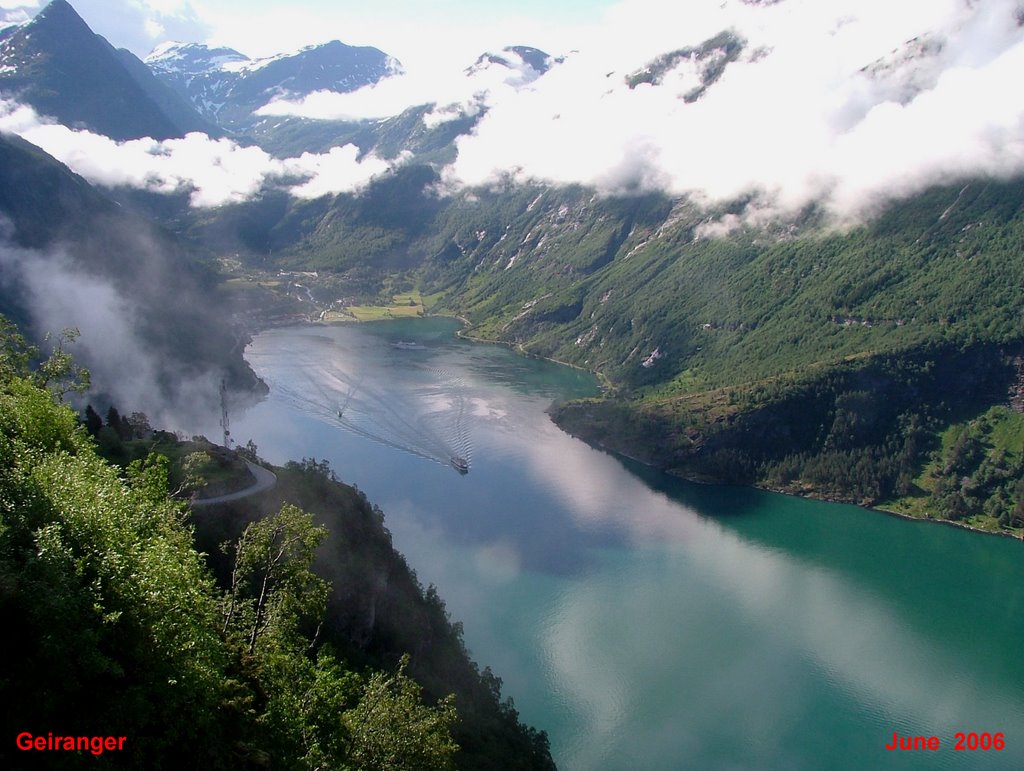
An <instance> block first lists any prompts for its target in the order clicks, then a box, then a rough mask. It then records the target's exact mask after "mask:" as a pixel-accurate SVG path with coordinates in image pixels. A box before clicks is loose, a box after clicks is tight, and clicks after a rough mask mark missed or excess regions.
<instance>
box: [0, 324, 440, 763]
mask: <svg viewBox="0 0 1024 771" xmlns="http://www.w3.org/2000/svg"><path fill="white" fill-rule="evenodd" d="M3 338H4V339H3V340H2V341H0V343H2V344H0V590H2V591H0V624H2V625H3V628H4V629H6V630H8V631H9V634H8V638H7V640H8V643H7V645H6V646H5V647H6V656H5V657H4V663H3V666H2V668H0V699H2V703H3V707H2V710H3V718H2V723H3V728H4V732H5V734H6V735H8V736H14V735H16V734H17V733H20V732H23V731H28V732H31V733H33V734H39V735H46V734H47V732H50V731H52V732H55V733H61V734H64V735H69V734H73V735H89V736H106V735H117V736H126V737H127V741H126V743H125V747H124V750H123V751H121V752H109V753H105V754H104V755H103V756H101V757H100V758H98V759H97V758H95V757H93V756H92V755H90V754H88V753H83V754H79V753H76V752H50V753H47V757H46V758H45V761H46V763H45V765H47V767H55V768H60V767H78V766H81V765H85V764H87V763H88V764H90V765H96V764H99V765H101V766H103V765H107V766H127V767H136V768H158V767H166V768H197V769H207V768H249V767H252V768H258V767H271V766H272V767H276V768H296V769H301V768H325V769H326V768H347V767H353V768H360V767H366V768H383V767H385V766H387V767H391V768H410V769H411V768H417V769H419V768H436V767H444V766H445V765H446V764H450V763H451V762H452V760H451V759H452V757H453V754H454V753H455V752H456V750H457V745H456V744H455V743H454V742H453V741H452V739H451V736H450V729H451V727H452V725H453V723H454V721H455V718H456V716H455V712H454V707H453V705H452V703H451V701H450V700H448V701H442V702H441V703H440V704H439V705H437V706H436V707H432V706H429V705H425V704H423V702H422V701H420V698H419V694H420V691H419V687H418V686H417V685H416V684H415V683H413V682H412V681H411V680H410V679H409V678H408V676H407V675H405V673H404V668H403V667H399V669H398V671H397V672H396V673H393V674H385V673H381V672H378V673H374V672H372V671H366V672H362V671H357V670H355V669H352V668H350V667H348V666H346V665H345V664H344V662H343V661H341V660H340V659H339V658H337V657H336V656H335V655H334V654H333V653H332V652H331V651H330V649H329V648H328V647H324V646H322V645H320V644H319V642H320V641H319V637H318V633H317V630H318V628H319V625H320V623H321V622H322V619H323V613H324V608H325V606H326V602H327V593H328V586H327V584H326V582H324V581H323V580H322V579H321V578H318V577H317V576H316V575H314V574H313V572H312V571H311V564H312V560H313V554H314V551H315V549H316V547H317V545H318V544H319V543H320V542H321V540H322V539H323V537H324V535H325V533H324V531H323V530H322V529H321V528H319V527H316V526H314V525H313V524H312V520H311V518H310V516H309V515H308V514H305V513H303V512H302V511H300V510H299V509H297V508H295V507H293V506H286V507H284V508H282V509H281V510H280V511H279V512H278V513H277V514H276V515H275V516H273V517H270V518H268V519H264V520H259V521H257V522H254V523H253V524H252V525H250V526H249V528H247V529H246V531H245V532H244V533H243V535H242V537H241V538H240V539H239V540H238V541H237V543H235V544H234V545H233V546H232V547H230V549H229V551H230V552H231V556H232V574H233V576H234V580H233V581H232V582H231V585H230V586H229V587H228V588H227V590H226V591H222V590H221V589H219V588H218V587H217V585H216V583H215V582H214V579H213V577H212V575H211V574H210V572H209V570H208V567H207V565H206V563H205V561H204V559H203V556H202V555H201V554H200V553H199V552H197V551H196V549H195V546H194V543H193V538H192V533H191V530H190V529H189V528H188V527H186V526H185V525H184V524H183V523H184V521H185V515H186V509H185V508H184V504H183V503H181V502H178V501H175V500H174V499H172V498H170V497H169V496H168V492H167V489H168V463H167V461H166V459H163V458H160V457H159V456H150V457H149V458H147V459H145V460H137V461H134V462H132V463H130V464H128V466H127V467H126V468H125V469H124V470H123V471H120V470H119V469H118V468H117V467H115V466H112V465H110V464H109V463H108V462H106V461H105V460H103V459H102V458H101V457H99V456H98V455H97V453H96V451H95V449H94V445H93V443H92V439H91V438H90V437H89V435H88V433H87V432H86V430H85V429H84V427H82V426H80V425H79V422H78V418H77V416H76V415H75V413H74V412H73V411H72V410H71V409H69V408H68V407H66V406H63V405H61V404H60V403H59V399H58V398H56V397H55V394H54V393H51V392H50V391H48V390H46V389H45V388H44V387H43V386H45V385H53V383H55V382H57V381H58V380H60V378H62V377H65V376H66V375H67V374H68V373H69V372H72V371H73V369H72V368H70V367H68V366H64V367H63V368H62V367H59V366H56V365H53V360H52V359H51V362H50V363H51V365H53V366H51V368H50V370H49V371H48V370H47V369H46V368H43V367H40V368H37V369H36V370H34V371H33V370H30V369H29V368H28V362H29V360H30V358H31V356H32V351H31V350H30V349H29V348H28V346H25V345H24V343H23V341H22V340H21V339H20V338H19V337H17V336H16V335H15V334H14V333H13V332H12V330H11V329H10V328H9V327H6V328H5V330H4V335H3ZM62 369H63V371H61V370H62ZM58 392H59V389H58ZM383 725H387V727H388V730H387V731H383V730H381V729H380V726H383ZM30 761H31V759H29V760H26V756H25V755H24V754H23V755H21V756H19V757H18V758H15V759H14V760H13V761H11V762H10V763H8V764H7V766H8V767H21V766H24V765H26V763H30Z"/></svg>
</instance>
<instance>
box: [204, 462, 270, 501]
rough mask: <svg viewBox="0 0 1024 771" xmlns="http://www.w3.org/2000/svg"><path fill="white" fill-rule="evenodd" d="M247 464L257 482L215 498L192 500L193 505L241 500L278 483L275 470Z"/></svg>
mask: <svg viewBox="0 0 1024 771" xmlns="http://www.w3.org/2000/svg"><path fill="white" fill-rule="evenodd" d="M245 465H246V466H248V467H249V471H251V472H252V475H253V476H254V477H256V482H255V483H253V484H251V485H249V486H248V487H246V488H245V489H244V490H237V491H235V492H233V493H227V494H226V495H217V496H215V497H213V498H198V499H195V500H193V501H192V505H193V506H215V505H216V504H218V503H230V502H231V501H240V500H242V498H248V497H249V496H250V495H256V493H262V492H263V491H264V490H269V489H270V488H272V487H273V486H274V485H276V484H277V474H275V473H274V472H273V471H270V470H268V469H265V468H263V467H262V466H257V465H256V464H255V463H251V462H250V461H246V462H245Z"/></svg>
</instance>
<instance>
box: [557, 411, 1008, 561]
mask: <svg viewBox="0 0 1024 771" xmlns="http://www.w3.org/2000/svg"><path fill="white" fill-rule="evenodd" d="M552 422H553V423H554V421H553V420H552ZM555 425H556V426H558V430H559V431H562V432H563V433H565V434H568V435H569V436H571V437H573V438H574V439H579V440H580V441H581V442H583V443H584V444H586V445H588V446H589V447H593V448H594V449H597V450H601V451H602V452H606V453H608V454H609V455H612V456H615V457H618V458H625V459H627V460H630V461H632V462H633V463H639V464H640V465H641V466H646V467H647V468H649V469H652V470H653V471H657V472H659V473H661V474H665V475H667V476H670V477H674V478H675V479H682V480H683V481H685V482H689V483H691V484H695V485H712V486H731V487H746V488H748V489H752V490H760V491H762V492H766V493H775V494H776V495H787V496H790V497H792V498H803V499H806V500H811V501H821V502H823V503H841V504H844V505H847V506H856V507H857V508H859V509H863V510H864V511H870V512H872V513H874V514H884V515H885V516H888V517H895V518H897V519H903V520H906V521H908V522H919V523H921V524H936V525H947V526H949V527H955V528H957V529H959V530H966V531H968V532H971V533H978V534H979V535H991V536H997V537H999V538H1008V539H1010V540H1011V541H1020V542H1022V543H1024V533H1021V534H1020V535H1016V534H1014V533H1007V532H1005V531H1001V530H982V529H981V528H980V527H974V526H973V525H967V524H964V523H963V522H953V521H952V520H948V519H934V518H932V517H915V516H912V515H910V514H904V513H903V512H900V511H893V510H892V509H885V508H882V507H880V506H867V505H865V504H863V503H856V502H854V501H849V500H843V499H841V498H835V497H830V496H827V495H814V494H810V493H808V494H800V493H795V492H792V491H791V490H783V489H780V488H777V487H769V486H768V485H758V484H738V483H735V482H722V481H716V480H713V479H697V478H696V477H689V476H686V475H685V474H677V473H675V472H672V471H668V470H666V469H663V468H660V467H659V466H656V465H655V464H653V463H651V462H649V461H645V460H641V459H640V458H637V457H636V456H633V455H630V454H629V453H626V452H622V451H621V450H616V449H614V448H612V447H609V446H608V445H606V444H603V443H601V442H596V443H595V442H588V441H587V440H586V439H584V438H583V437H582V436H580V435H579V434H574V433H572V432H571V431H567V430H566V429H564V428H562V427H561V426H559V425H558V423H555Z"/></svg>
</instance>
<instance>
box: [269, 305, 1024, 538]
mask: <svg viewBox="0 0 1024 771" xmlns="http://www.w3.org/2000/svg"><path fill="white" fill-rule="evenodd" d="M417 318H420V319H427V318H451V319H455V320H456V321H458V322H459V323H460V324H462V325H463V327H464V328H463V329H457V330H455V335H456V337H459V338H461V339H463V340H469V341H470V342H474V343H481V344H487V345H503V346H505V347H507V348H509V349H511V350H513V351H515V352H516V353H518V354H519V355H520V356H524V357H526V358H530V359H538V360H540V361H548V362H551V363H553V364H559V365H561V366H563V367H569V368H571V369H575V370H577V371H579V372H587V373H589V374H591V375H593V376H594V377H595V378H596V379H597V381H598V386H599V388H600V390H601V392H602V393H608V392H609V391H610V390H611V389H612V388H613V386H612V384H611V383H610V382H609V381H608V379H607V378H606V377H605V376H604V375H603V374H602V373H601V372H599V371H596V370H591V369H587V368H586V367H580V366H579V365H576V364H572V363H570V362H567V361H560V360H559V359H554V358H551V357H550V356H541V355H540V354H536V353H531V352H529V351H526V350H524V349H523V345H522V343H512V342H508V341H506V340H490V339H487V338H481V337H475V336H473V335H471V334H468V333H467V331H466V328H471V327H472V326H473V325H472V323H471V322H470V321H469V319H467V318H465V317H464V316H460V315H458V314H451V315H449V314H441V313H437V314H425V315H423V316H419V317H417ZM392 320H394V319H379V320H375V321H385V322H386V321H392ZM351 323H357V324H372V323H375V322H374V321H359V320H358V319H353V320H352V321H321V320H319V319H306V320H297V319H296V320H291V321H283V322H282V323H279V324H270V325H267V326H266V327H263V328H264V329H265V328H270V327H283V326H334V325H347V324H351ZM260 331H262V329H257V330H252V331H251V332H250V333H251V334H258V332H260ZM549 418H550V414H549ZM552 422H553V423H555V426H557V427H558V430H559V431H561V432H563V433H565V434H567V435H569V436H572V437H573V438H575V439H579V440H580V441H581V442H583V443H585V444H587V445H589V446H590V447H594V448H596V449H599V450H602V451H604V452H607V453H609V454H610V455H614V456H618V457H621V458H626V459H628V460H631V461H633V462H634V463H639V464H640V465H642V466H646V467H647V468H650V469H653V470H655V471H659V472H660V473H662V474H667V475H669V476H672V477H675V478H677V479H682V480H685V481H687V482H691V483H693V484H701V485H727V484H732V483H728V482H722V481H716V480H713V479H697V478H695V477H688V476H686V475H684V474H678V473H675V472H672V471H668V470H666V469H663V468H660V467H659V466H656V465H655V464H653V463H650V462H648V461H644V460H641V459H640V458H637V457H635V456H633V455H630V454H628V453H626V452H622V451H621V450H616V449H614V448H612V447H609V446H607V445H605V444H603V443H600V442H598V443H593V442H589V441H587V440H586V439H584V438H583V437H582V436H580V435H578V434H574V433H572V432H571V431H568V430H566V429H564V428H563V427H562V426H560V425H558V423H557V422H555V421H554V420H552ZM736 486H738V487H748V488H752V489H754V490H761V491H764V492H770V493H777V494H779V495H788V496H792V497H794V498H806V499H808V500H815V501H823V502H825V503H842V504H847V505H850V506H857V507H858V508H861V509H864V510H865V511H871V512H874V513H877V514H884V515H886V516H889V517H896V518H898V519H903V520H907V521H910V522H920V523H924V524H928V523H932V524H938V525H946V526H949V527H955V528H958V529H960V530H966V531H968V532H971V533H978V534H980V535H990V536H997V537H1000V538H1008V539H1010V540H1013V541H1021V542H1022V543H1024V533H1021V534H1020V535H1016V534H1014V533H1008V532H1005V531H996V530H983V529H981V528H979V527H974V526H973V525H968V524H965V523H963V522H953V521H951V520H948V519H935V518H932V517H915V516H913V515H911V514H905V513H903V512H900V511H893V510H892V509H886V508H882V507H880V506H868V505H865V504H862V503H857V502H855V501H850V500H844V499H841V498H836V497H833V496H828V495H816V494H813V493H798V492H793V491H792V490H784V489H781V488H776V487H770V486H768V485H759V484H747V485H736Z"/></svg>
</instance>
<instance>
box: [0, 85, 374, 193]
mask: <svg viewBox="0 0 1024 771" xmlns="http://www.w3.org/2000/svg"><path fill="white" fill-rule="evenodd" d="M0 131H2V132H7V133H12V134H17V135H19V136H21V137H22V138H23V139H25V140H27V141H29V142H31V143H32V144H34V145H36V146H38V147H40V148H42V149H43V150H45V151H46V152H47V153H49V154H50V155H52V156H53V157H54V158H56V159H57V160H59V161H60V162H61V163H63V164H65V165H66V166H68V167H69V168H70V169H71V170H72V171H74V172H76V173H77V174H81V175H82V176H83V177H85V178H86V179H87V180H89V182H91V183H94V184H97V185H102V186H105V187H120V186H125V187H132V188H137V189H140V190H149V191H152V192H157V193H173V192H181V191H188V192H189V200H190V203H191V204H192V206H194V207H200V208H201V207H212V206H220V205H223V204H228V203H239V202H242V201H245V200H247V199H249V198H251V197H253V196H254V195H256V194H257V193H259V192H260V191H261V190H262V189H264V188H265V187H266V186H268V185H276V186H280V187H283V188H285V189H287V190H288V191H289V192H290V193H291V194H292V195H294V196H296V197H299V198H316V197H319V196H321V195H329V194H334V193H341V192H353V191H357V190H360V189H361V188H363V187H365V186H366V185H367V184H369V182H370V180H371V179H373V178H374V177H375V176H377V175H379V174H382V173H384V172H386V171H387V170H388V169H389V168H391V166H392V164H391V163H388V162H386V161H383V160H381V159H380V158H377V157H376V156H374V155H367V156H365V157H363V158H359V157H358V156H359V151H358V149H357V148H356V147H355V145H346V146H345V147H335V148H332V149H331V150H330V152H328V153H324V154H313V153H303V154H302V155H301V156H300V157H298V158H286V159H284V160H280V159H277V158H274V157H272V156H271V155H269V154H268V153H266V152H264V151H263V150H261V149H260V148H258V147H243V146H241V145H239V144H238V143H236V142H234V141H232V140H230V139H211V138H210V137H208V136H207V135H206V134H201V133H192V134H188V135H186V136H185V137H183V138H181V139H168V140H165V141H157V140H155V139H148V138H146V139H134V140H129V141H126V142H117V141H114V140H113V139H110V138H109V137H105V136H103V135H100V134H93V133H91V132H89V131H82V130H74V129H70V128H68V127H66V126H63V125H61V124H59V123H55V122H52V121H48V120H46V119H45V118H42V117H41V116H39V115H38V114H37V113H36V112H35V111H34V110H33V109H32V108H30V107H26V106H24V105H19V104H16V103H14V102H11V101H5V100H0Z"/></svg>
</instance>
